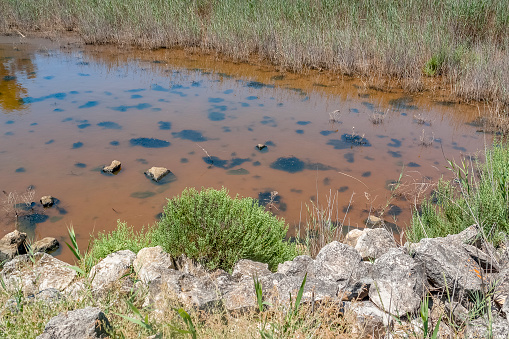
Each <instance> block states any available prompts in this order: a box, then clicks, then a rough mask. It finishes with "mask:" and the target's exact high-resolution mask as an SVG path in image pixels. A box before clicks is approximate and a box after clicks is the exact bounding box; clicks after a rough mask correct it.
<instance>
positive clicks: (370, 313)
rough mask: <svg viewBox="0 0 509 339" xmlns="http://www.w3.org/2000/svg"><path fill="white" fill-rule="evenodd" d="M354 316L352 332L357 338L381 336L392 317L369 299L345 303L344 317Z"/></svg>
mask: <svg viewBox="0 0 509 339" xmlns="http://www.w3.org/2000/svg"><path fill="white" fill-rule="evenodd" d="M350 315H353V316H354V321H353V323H354V326H353V328H352V334H355V335H357V337H358V338H369V337H370V336H374V337H375V338H383V334H384V333H385V328H386V326H388V325H389V324H391V323H392V321H393V317H392V316H391V315H390V314H388V313H386V312H384V311H382V310H381V309H379V308H378V307H376V305H375V304H373V303H372V302H371V301H357V302H346V303H345V318H347V319H350Z"/></svg>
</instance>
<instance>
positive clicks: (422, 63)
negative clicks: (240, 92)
mask: <svg viewBox="0 0 509 339" xmlns="http://www.w3.org/2000/svg"><path fill="white" fill-rule="evenodd" d="M34 30H40V31H46V32H48V31H50V32H55V31H66V30H67V31H76V32H78V33H79V34H80V35H81V36H82V37H83V39H84V40H85V42H86V43H90V44H106V43H114V44H129V45H136V46H141V47H144V48H160V47H165V48H170V47H177V46H178V47H198V48H201V49H204V50H209V51H210V50H211V51H216V52H218V53H221V54H222V55H224V56H226V57H228V58H231V59H234V60H238V61H246V60H248V59H249V58H251V57H253V56H257V57H259V58H262V59H264V60H266V61H268V62H270V63H272V64H275V65H277V66H279V67H281V69H283V70H288V71H294V72H302V71H305V70H306V69H310V68H311V69H319V70H328V71H332V72H335V73H340V74H347V75H363V76H364V75H367V76H369V77H390V78H395V79H398V80H399V83H400V85H401V86H402V87H403V88H404V89H406V90H411V91H418V90H422V89H423V88H425V87H426V86H425V84H426V80H425V77H438V79H439V82H441V83H442V85H443V86H446V88H450V90H451V91H452V93H453V94H455V95H457V96H458V97H460V98H462V99H463V100H467V101H469V100H475V101H480V100H483V101H490V102H499V103H503V104H504V106H505V105H507V104H508V103H509V94H508V88H509V77H507V76H506V74H508V71H509V52H508V50H509V49H508V47H509V46H508V43H509V3H508V2H507V1H505V0H447V1H435V0H413V1H393V0H380V1H378V0H377V1H375V0H361V1H358V0H345V1H335V0H221V1H220V0H0V32H4V33H9V32H11V33H16V31H18V32H29V31H34ZM22 34H24V33H22Z"/></svg>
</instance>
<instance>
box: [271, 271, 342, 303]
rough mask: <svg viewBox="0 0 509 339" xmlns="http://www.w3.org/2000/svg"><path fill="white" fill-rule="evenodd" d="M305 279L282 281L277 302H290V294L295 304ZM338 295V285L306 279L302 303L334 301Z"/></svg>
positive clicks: (284, 279)
mask: <svg viewBox="0 0 509 339" xmlns="http://www.w3.org/2000/svg"><path fill="white" fill-rule="evenodd" d="M302 282H303V277H299V276H290V277H285V278H283V279H282V280H280V281H279V282H278V283H277V285H276V289H277V294H276V295H277V300H278V301H279V302H283V303H286V302H289V301H290V294H291V296H292V301H293V302H295V297H296V296H297V293H298V292H299V289H300V287H301V286H302ZM337 294H338V286H337V284H336V283H332V282H327V281H322V280H318V279H315V278H309V277H308V278H306V283H305V285H304V293H303V295H302V299H301V303H310V302H315V301H322V300H332V299H333V298H336V297H337Z"/></svg>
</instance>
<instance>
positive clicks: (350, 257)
mask: <svg viewBox="0 0 509 339" xmlns="http://www.w3.org/2000/svg"><path fill="white" fill-rule="evenodd" d="M314 266H315V278H317V279H320V280H324V281H331V282H335V283H337V284H341V285H347V284H348V282H353V281H357V280H359V279H360V278H362V277H364V276H365V275H366V273H367V268H366V266H364V265H363V262H362V257H361V256H360V254H359V252H357V251H356V250H355V249H354V248H352V247H350V246H348V245H345V244H342V243H339V242H337V241H333V242H331V243H330V244H328V245H326V246H324V247H323V248H322V249H321V250H320V252H319V253H318V255H317V256H316V259H315V263H314Z"/></svg>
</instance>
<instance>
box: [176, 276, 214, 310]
mask: <svg viewBox="0 0 509 339" xmlns="http://www.w3.org/2000/svg"><path fill="white" fill-rule="evenodd" d="M179 285H180V288H181V292H180V293H179V295H178V298H179V300H180V301H181V302H182V303H183V304H184V305H186V306H188V307H189V306H191V307H195V308H197V309H200V310H211V309H214V308H216V307H218V306H219V305H220V302H221V292H220V291H219V289H218V287H217V285H216V284H215V283H214V281H213V280H212V279H211V278H210V277H203V276H202V277H200V278H197V277H195V276H193V275H191V274H184V275H182V276H180V278H179Z"/></svg>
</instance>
